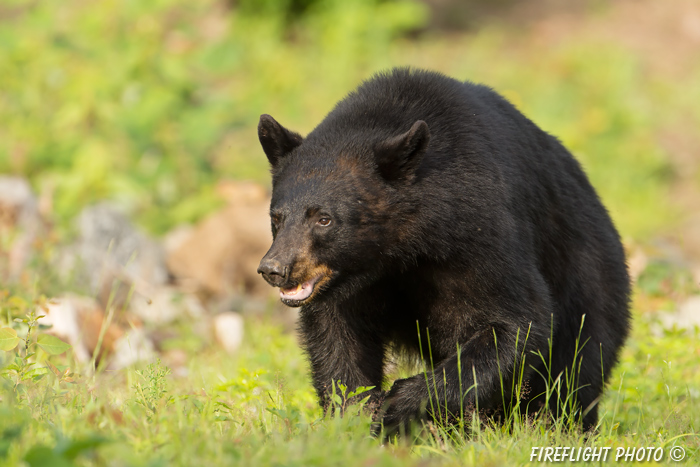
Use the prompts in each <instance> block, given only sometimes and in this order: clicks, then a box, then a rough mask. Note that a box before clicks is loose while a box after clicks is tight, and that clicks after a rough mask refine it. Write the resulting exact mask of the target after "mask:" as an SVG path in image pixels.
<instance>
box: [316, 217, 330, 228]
mask: <svg viewBox="0 0 700 467" xmlns="http://www.w3.org/2000/svg"><path fill="white" fill-rule="evenodd" d="M331 222H332V221H331V219H330V218H329V217H322V218H320V219H319V220H318V221H317V222H316V223H317V224H318V225H320V226H322V227H328V226H329V225H331Z"/></svg>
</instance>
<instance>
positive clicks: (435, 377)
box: [258, 68, 630, 433]
mask: <svg viewBox="0 0 700 467" xmlns="http://www.w3.org/2000/svg"><path fill="white" fill-rule="evenodd" d="M258 136H259V139H260V142H261V144H262V147H263V150H264V151H265V154H266V155H267V157H268V159H269V162H270V164H271V166H272V186H273V192H272V202H271V207H270V217H271V220H272V233H273V237H274V241H273V244H272V247H271V248H270V250H269V251H268V253H267V254H266V255H265V257H264V258H263V259H262V261H261V263H260V267H259V269H258V272H259V273H261V274H262V275H263V277H264V278H265V280H266V281H267V282H268V283H269V284H271V285H272V286H274V287H279V289H280V297H281V299H282V302H284V304H286V305H288V306H292V307H297V306H300V307H302V308H301V311H300V315H299V316H300V317H299V320H300V322H299V329H300V334H301V337H302V343H303V346H304V348H305V350H306V352H307V353H308V357H309V359H310V363H311V374H312V378H313V384H314V387H315V389H316V391H317V393H318V397H319V399H320V403H321V405H322V406H323V407H328V405H329V402H330V401H329V399H330V397H329V396H330V394H331V393H332V391H333V390H334V384H335V383H336V382H340V383H342V384H344V385H345V386H346V387H347V390H348V391H350V390H353V389H354V388H357V387H361V386H373V387H374V389H372V390H371V391H369V395H370V399H369V401H370V405H372V404H374V406H375V407H380V409H379V411H378V413H376V415H375V416H376V417H377V420H378V421H381V422H383V425H384V428H385V429H388V430H396V429H398V428H399V427H402V426H406V425H407V424H409V423H410V422H411V421H419V420H426V419H437V418H438V416H442V417H444V416H445V414H447V415H448V416H450V417H453V419H454V417H461V416H464V414H465V412H464V411H465V410H470V411H471V412H469V413H473V410H474V409H478V410H479V411H480V413H481V411H485V413H494V414H496V413H502V412H503V410H508V409H507V408H506V407H504V405H510V404H512V403H514V402H515V401H516V400H517V401H518V402H519V403H520V407H521V408H526V410H527V413H534V412H536V411H539V410H540V409H542V407H544V406H548V407H549V408H550V409H551V413H552V414H553V416H554V417H557V416H560V415H561V414H563V413H565V412H566V413H568V414H569V416H572V417H575V419H576V420H577V421H579V422H581V423H582V425H583V427H584V428H585V429H589V428H591V427H594V426H595V425H596V423H597V406H596V404H597V402H598V399H599V398H600V395H601V393H602V391H603V387H604V384H605V380H606V378H607V376H608V375H609V374H610V371H611V369H612V368H613V366H614V365H615V363H616V360H617V356H618V353H619V350H620V347H621V346H622V344H623V342H624V340H625V338H626V336H627V334H628V329H629V320H630V314H629V294H630V284H629V277H628V273H627V267H626V264H625V256H624V250H623V247H622V244H621V242H620V238H619V235H618V233H617V231H616V230H615V227H614V226H613V223H612V221H611V219H610V217H609V215H608V213H607V211H606V209H605V208H604V207H603V205H602V204H601V202H600V200H599V198H598V196H597V195H596V192H595V191H594V189H593V188H592V186H591V184H590V183H589V181H588V179H587V177H586V175H585V174H584V172H583V170H582V169H581V166H580V165H579V164H578V163H577V161H576V160H575V159H574V158H573V156H572V155H571V154H570V153H569V152H568V151H567V150H566V149H565V148H564V147H563V146H562V144H561V143H560V142H559V141H558V140H557V139H556V138H554V137H552V136H551V135H549V134H547V133H545V132H544V131H542V130H540V129H539V128H538V127H537V126H536V125H535V124H534V123H533V122H531V121H530V120H528V119H527V118H526V117H525V116H523V115H522V114H521V113H520V112H519V111H518V110H516V109H515V107H513V106H512V105H511V104H510V103H508V102H507V101H506V100H505V99H504V98H502V97H501V96H500V95H498V94H497V93H496V92H494V91H493V90H492V89H490V88H488V87H485V86H482V85H476V84H472V83H469V82H460V81H457V80H454V79H451V78H448V77H446V76H444V75H442V74H439V73H435V72H429V71H420V70H412V69H405V68H402V69H394V70H392V71H390V72H387V73H385V74H378V75H376V76H374V77H373V78H371V79H370V80H368V81H366V82H364V83H363V84H362V85H361V86H360V87H359V88H358V89H357V90H356V91H354V92H351V93H350V94H349V95H348V96H347V97H346V98H345V99H343V100H342V101H341V102H339V103H338V104H337V105H336V107H335V108H334V109H333V110H332V111H331V113H330V114H328V116H327V117H326V118H325V119H324V120H323V121H322V122H321V123H320V124H319V125H318V127H316V128H315V129H314V130H313V131H312V132H311V133H310V134H309V135H308V136H307V137H306V138H302V137H301V136H300V135H299V134H297V133H294V132H292V131H290V130H287V129H285V128H284V127H283V126H281V125H280V124H279V123H277V122H276V121H275V120H274V119H273V118H272V117H270V116H269V115H262V116H261V117H260V124H259V126H258ZM418 330H420V332H419V331H418ZM428 339H429V343H428ZM428 344H429V346H430V355H428ZM396 349H398V350H399V351H403V352H408V353H409V354H413V355H417V356H419V357H421V358H423V359H425V360H424V361H428V362H429V361H430V360H428V358H431V359H432V366H430V364H428V366H427V368H428V369H427V372H422V373H420V374H417V375H415V376H413V377H410V378H406V379H399V380H396V381H394V383H393V385H392V386H391V389H390V390H388V391H386V392H385V391H382V389H381V388H382V383H383V379H384V370H385V367H386V365H387V363H388V358H389V352H390V351H395V350H396ZM420 349H422V355H420V352H421V350H420ZM520 379H522V381H520ZM515 380H518V381H515ZM514 383H518V384H514ZM521 383H522V384H521ZM516 386H517V387H519V388H520V390H517V389H516V390H513V389H512V388H514V387H516ZM336 390H337V389H336ZM516 392H517V394H516ZM365 395H366V394H365ZM514 397H517V399H514ZM388 432H389V433H390V432H391V431H388Z"/></svg>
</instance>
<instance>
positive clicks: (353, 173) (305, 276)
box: [258, 115, 430, 306]
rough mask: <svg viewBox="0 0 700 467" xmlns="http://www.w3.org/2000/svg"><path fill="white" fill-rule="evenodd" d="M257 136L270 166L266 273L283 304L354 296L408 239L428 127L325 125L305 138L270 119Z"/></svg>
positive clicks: (263, 118) (420, 123)
mask: <svg viewBox="0 0 700 467" xmlns="http://www.w3.org/2000/svg"><path fill="white" fill-rule="evenodd" d="M397 133H398V132H397ZM258 136H259V138H260V143H261V144H262V147H263V150H264V151H265V154H266V155H267V158H268V160H269V162H270V164H271V166H272V201H271V205H270V218H271V223H272V236H273V243H272V246H271V247H270V250H269V251H268V252H267V254H266V255H265V256H264V257H263V259H262V261H261V262H260V266H259V268H258V273H260V274H262V276H263V277H264V278H265V280H266V281H267V282H268V283H269V284H270V285H272V286H274V287H279V289H280V298H281V299H282V302H283V303H284V304H286V305H288V306H302V305H305V304H308V303H310V302H311V301H312V300H315V299H316V298H317V297H320V296H323V295H325V294H326V293H327V292H329V291H333V292H334V293H335V292H337V293H348V292H350V291H352V290H355V289H357V288H358V287H361V286H362V284H366V283H367V280H368V279H370V280H371V278H372V277H376V275H377V274H381V271H383V270H385V269H386V266H387V265H389V264H391V260H392V256H394V254H393V253H392V252H393V251H394V250H395V248H396V247H399V246H400V245H401V243H402V241H403V239H402V237H403V236H405V235H406V230H407V228H406V226H407V224H406V222H407V220H406V218H407V217H409V216H408V214H409V212H410V210H411V203H410V202H409V200H408V196H407V195H406V194H405V192H406V189H407V188H408V187H409V186H410V185H411V184H413V183H414V181H415V179H416V169H417V167H418V165H419V164H420V161H421V159H422V156H423V154H424V153H425V151H426V148H427V145H428V142H429V140H430V132H429V130H428V126H427V125H426V123H425V122H423V121H420V120H419V121H417V122H415V123H414V124H413V125H412V126H411V127H410V129H408V131H405V132H404V133H399V134H393V135H391V134H387V133H386V132H384V133H379V134H378V133H376V132H375V133H373V132H371V131H369V132H357V133H356V134H353V132H352V131H323V129H321V128H319V129H317V130H315V131H314V132H313V133H312V134H310V135H309V136H308V137H307V138H306V139H304V138H302V137H301V136H300V135H299V134H297V133H294V132H292V131H289V130H287V129H286V128H284V127H283V126H281V125H280V124H279V123H277V121H275V120H274V119H273V118H272V117H270V116H269V115H262V116H261V117H260V124H259V126H258Z"/></svg>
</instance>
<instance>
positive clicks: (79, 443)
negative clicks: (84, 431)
mask: <svg viewBox="0 0 700 467" xmlns="http://www.w3.org/2000/svg"><path fill="white" fill-rule="evenodd" d="M107 442H109V440H108V439H107V438H103V437H102V436H95V435H93V436H88V437H87V438H80V439H72V440H64V441H61V442H59V443H58V444H57V445H56V447H55V448H54V452H56V453H60V454H61V455H62V456H63V457H64V458H66V459H69V460H73V459H75V458H76V457H78V455H80V454H82V453H85V452H89V451H92V450H94V449H95V448H97V447H99V446H101V445H102V444H104V443H107Z"/></svg>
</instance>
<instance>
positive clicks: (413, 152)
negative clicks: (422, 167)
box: [374, 120, 430, 181]
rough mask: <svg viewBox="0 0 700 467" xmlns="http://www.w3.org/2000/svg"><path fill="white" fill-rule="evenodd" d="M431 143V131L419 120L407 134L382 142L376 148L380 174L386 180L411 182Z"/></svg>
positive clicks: (375, 152)
mask: <svg viewBox="0 0 700 467" xmlns="http://www.w3.org/2000/svg"><path fill="white" fill-rule="evenodd" d="M429 142H430V130H429V129H428V125H427V124H426V123H425V122H424V121H423V120H418V121H417V122H416V123H414V124H413V126H411V129H410V130H408V131H407V132H406V133H404V134H402V135H399V136H394V137H393V138H389V139H387V140H385V141H382V142H380V143H379V144H377V145H376V146H375V147H374V154H375V157H376V161H377V166H378V168H379V173H380V174H381V175H382V177H384V178H385V179H386V180H389V181H395V180H411V179H413V177H414V175H415V170H416V168H417V167H418V165H419V164H420V162H421V160H422V158H423V154H425V150H426V149H427V148H428V143H429Z"/></svg>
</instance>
